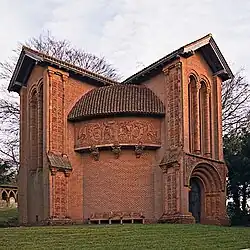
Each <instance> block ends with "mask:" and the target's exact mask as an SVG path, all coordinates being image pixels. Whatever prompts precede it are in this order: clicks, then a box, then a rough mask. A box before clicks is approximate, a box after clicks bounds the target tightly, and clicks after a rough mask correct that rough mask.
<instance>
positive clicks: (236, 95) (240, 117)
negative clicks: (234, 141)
mask: <svg viewBox="0 0 250 250" xmlns="http://www.w3.org/2000/svg"><path fill="white" fill-rule="evenodd" d="M249 105H250V86H249V82H248V81H247V80H246V78H245V77H244V76H243V72H242V70H240V71H239V72H238V73H237V74H236V75H235V77H234V78H233V79H231V80H228V81H226V82H223V84H222V122H223V131H224V133H229V132H230V131H236V130H238V129H240V128H242V127H245V126H247V124H249V121H250V119H249V114H250V106H249Z"/></svg>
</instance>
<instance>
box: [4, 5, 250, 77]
mask: <svg viewBox="0 0 250 250" xmlns="http://www.w3.org/2000/svg"><path fill="white" fill-rule="evenodd" d="M0 20H1V24H0V34H1V39H0V61H3V60H5V59H7V58H8V56H10V55H11V50H12V49H13V48H15V47H16V44H17V43H18V42H24V41H25V40H27V39H28V38H30V37H32V36H37V35H39V34H40V33H41V32H42V31H46V30H50V31H51V32H52V34H53V35H54V36H56V37H57V38H63V39H64V38H65V39H68V40H70V41H71V42H72V43H73V44H75V45H76V47H79V48H82V49H85V50H86V51H88V52H92V53H95V54H96V55H102V56H105V57H106V59H107V61H109V62H110V63H112V64H113V65H114V66H115V67H116V68H118V69H119V72H120V73H121V74H122V75H123V76H124V78H125V77H128V76H130V75H131V74H133V73H135V72H137V71H138V70H140V69H141V68H143V67H145V66H147V65H148V64H151V63H152V62H154V61H156V60H157V59H159V58H161V57H163V56H165V55H166V54H168V53H170V52H171V51H173V50H175V49H177V48H179V47H181V46H183V45H185V44H186V43H189V42H191V41H193V40H196V39H198V38H200V37H202V36H204V35H206V34H208V33H212V34H213V36H214V38H215V41H216V42H217V44H218V46H219V48H220V49H221V51H222V53H223V55H224V56H225V58H226V60H227V62H228V63H229V65H230V67H231V69H232V70H233V72H234V73H235V72H236V71H237V70H238V69H240V68H242V67H243V68H245V74H246V76H247V78H248V79H250V50H249V45H250V1H249V0H240V1H239V0H238V1H235V0H193V1H187V0H185V1H184V0H178V1H177V0H92V1H89V0H67V1H66V0H25V1H21V0H1V1H0Z"/></svg>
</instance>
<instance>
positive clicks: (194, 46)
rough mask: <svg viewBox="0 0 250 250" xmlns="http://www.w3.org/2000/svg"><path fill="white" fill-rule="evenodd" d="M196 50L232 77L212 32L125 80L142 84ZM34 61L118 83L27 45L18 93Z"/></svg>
mask: <svg viewBox="0 0 250 250" xmlns="http://www.w3.org/2000/svg"><path fill="white" fill-rule="evenodd" d="M195 51H200V52H201V54H202V55H203V57H204V59H205V60H206V62H207V63H208V65H209V66H210V68H211V70H212V72H213V73H214V74H215V75H218V76H220V77H221V78H222V80H223V81H225V80H228V79H230V78H232V77H233V73H232V71H231V69H230V68H229V66H228V64H227V62H226V60H225V58H224V57H223V55H222V53H221V51H220V49H219V47H218V46H217V44H216V42H215V40H214V39H213V37H212V35H211V34H208V35H206V36H204V37H202V38H200V39H198V40H196V41H194V42H191V43H189V44H187V45H185V46H183V47H181V48H179V49H177V50H175V51H173V52H172V53H170V54H168V55H166V56H164V57H163V58H161V59H160V60H158V61H156V62H154V63H153V64H151V65H149V66H148V67H146V68H144V69H142V70H141V71H139V72H137V73H136V74H134V75H132V76H130V77H129V78H127V79H126V80H124V81H123V82H122V83H125V84H140V83H141V82H143V81H145V80H146V79H147V78H149V77H150V76H152V75H154V74H157V73H158V72H159V71H161V70H162V67H164V66H165V65H166V64H168V63H170V62H171V61H173V60H175V59H177V58H178V57H180V56H181V57H185V58H187V57H189V56H192V55H193V53H194V52H195ZM35 64H41V65H52V66H53V67H57V68H62V69H63V70H65V71H68V72H69V73H70V74H72V75H75V76H78V77H80V78H84V79H85V80H89V81H91V82H92V83H94V84H97V85H98V86H105V85H113V84H116V83H117V82H116V81H114V80H111V79H109V78H107V77H104V76H101V75H99V74H96V73H93V72H90V71H88V70H85V69H83V68H80V67H77V66H74V65H72V64H69V63H67V62H64V61H61V60H58V59H56V58H54V57H51V56H48V55H46V54H43V53H41V52H37V51H35V50H32V49H30V48H27V47H25V46H24V47H23V49H22V51H21V54H20V56H19V59H18V62H17V65H16V68H15V70H14V73H13V75H12V78H11V81H10V84H9V87H8V90H9V91H16V92H19V90H20V88H21V87H22V86H26V84H27V80H28V78H29V75H30V73H31V72H32V69H33V67H34V66H35Z"/></svg>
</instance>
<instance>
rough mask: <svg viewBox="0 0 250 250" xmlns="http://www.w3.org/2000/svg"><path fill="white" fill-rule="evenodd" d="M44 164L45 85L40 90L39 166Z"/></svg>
mask: <svg viewBox="0 0 250 250" xmlns="http://www.w3.org/2000/svg"><path fill="white" fill-rule="evenodd" d="M42 166H43V85H41V86H40V87H39V90H38V167H39V168H42Z"/></svg>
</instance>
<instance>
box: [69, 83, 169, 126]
mask: <svg viewBox="0 0 250 250" xmlns="http://www.w3.org/2000/svg"><path fill="white" fill-rule="evenodd" d="M116 114H117V115H118V114H128V115H129V114H130V115H132V114H134V115H136V114H138V115H140V114H141V115H154V116H155V115H157V116H164V115H165V107H164V105H163V103H162V102H161V100H160V99H159V98H158V97H157V96H156V95H155V94H154V93H153V92H152V91H151V90H150V89H149V88H146V87H145V86H142V85H140V86H137V85H126V84H116V85H113V86H104V87H100V88H96V89H92V90H91V91H89V92H88V93H86V94H85V95H83V96H82V97H81V99H80V100H79V101H78V102H77V103H76V104H75V106H74V107H73V108H72V110H71V111H70V113H69V115H68V119H69V120H71V121H77V120H78V121H79V120H85V119H87V118H92V117H95V116H102V117H104V116H111V115H116Z"/></svg>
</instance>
